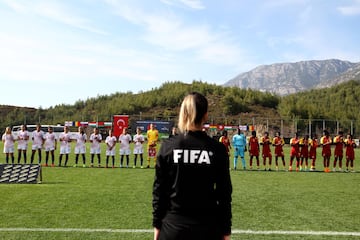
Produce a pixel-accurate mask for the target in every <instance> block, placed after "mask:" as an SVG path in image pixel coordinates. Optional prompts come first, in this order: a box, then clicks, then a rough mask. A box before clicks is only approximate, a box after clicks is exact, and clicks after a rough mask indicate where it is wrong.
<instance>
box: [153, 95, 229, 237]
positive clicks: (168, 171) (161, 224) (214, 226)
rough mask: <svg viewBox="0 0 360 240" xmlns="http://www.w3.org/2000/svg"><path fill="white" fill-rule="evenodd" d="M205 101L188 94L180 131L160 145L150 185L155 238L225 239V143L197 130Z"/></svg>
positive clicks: (183, 106) (181, 114) (203, 113)
mask: <svg viewBox="0 0 360 240" xmlns="http://www.w3.org/2000/svg"><path fill="white" fill-rule="evenodd" d="M207 110H208V102H207V99H206V98H205V97H204V96H203V95H201V94H199V93H192V94H189V95H187V96H186V97H185V98H184V100H183V102H182V104H181V108H180V114H179V124H178V126H179V130H180V134H179V135H178V136H176V137H173V138H171V139H166V140H164V142H163V143H162V145H161V148H160V151H159V154H158V156H157V161H156V166H155V180H154V184H153V227H154V240H165V239H172V240H178V239H186V240H194V239H196V240H198V239H206V240H220V239H222V240H229V239H230V234H231V217H232V213H231V194H232V185H231V179H230V171H229V156H228V154H227V153H226V149H225V146H224V145H223V144H221V143H219V142H218V141H216V140H214V139H212V138H210V137H209V136H207V135H206V133H205V132H203V131H202V126H203V124H204V123H205V122H206V121H207V116H208V111H207Z"/></svg>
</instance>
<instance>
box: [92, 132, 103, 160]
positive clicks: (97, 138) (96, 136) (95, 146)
mask: <svg viewBox="0 0 360 240" xmlns="http://www.w3.org/2000/svg"><path fill="white" fill-rule="evenodd" d="M89 140H90V143H91V145H90V155H91V164H90V167H94V157H95V155H97V159H98V167H101V156H100V154H101V148H100V143H101V141H102V136H101V134H100V133H99V129H98V128H94V130H93V133H92V134H91V135H90V139H89Z"/></svg>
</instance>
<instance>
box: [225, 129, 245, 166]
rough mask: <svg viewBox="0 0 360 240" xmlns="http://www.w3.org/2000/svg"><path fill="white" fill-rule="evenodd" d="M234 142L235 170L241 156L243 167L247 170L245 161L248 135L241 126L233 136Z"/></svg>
mask: <svg viewBox="0 0 360 240" xmlns="http://www.w3.org/2000/svg"><path fill="white" fill-rule="evenodd" d="M232 144H233V147H234V170H236V168H237V162H238V157H239V156H240V158H241V164H242V167H243V169H244V170H246V162H245V151H246V137H245V135H244V134H243V133H242V132H241V130H240V128H238V129H237V133H236V134H235V135H234V136H233V137H232ZM229 156H230V155H229Z"/></svg>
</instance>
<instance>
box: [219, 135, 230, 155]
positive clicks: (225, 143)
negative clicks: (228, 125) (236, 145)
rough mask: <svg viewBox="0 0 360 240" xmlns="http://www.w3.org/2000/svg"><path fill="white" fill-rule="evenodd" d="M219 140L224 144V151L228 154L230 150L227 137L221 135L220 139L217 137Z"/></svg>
mask: <svg viewBox="0 0 360 240" xmlns="http://www.w3.org/2000/svg"><path fill="white" fill-rule="evenodd" d="M219 142H221V143H222V144H224V146H225V148H226V152H227V153H228V155H229V152H230V141H229V138H228V137H226V136H221V137H220V139H219Z"/></svg>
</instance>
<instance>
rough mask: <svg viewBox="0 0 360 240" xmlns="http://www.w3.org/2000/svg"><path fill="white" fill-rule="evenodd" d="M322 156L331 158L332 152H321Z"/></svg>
mask: <svg viewBox="0 0 360 240" xmlns="http://www.w3.org/2000/svg"><path fill="white" fill-rule="evenodd" d="M321 155H322V156H323V157H331V151H330V150H326V149H325V150H324V149H323V150H322V152H321Z"/></svg>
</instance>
